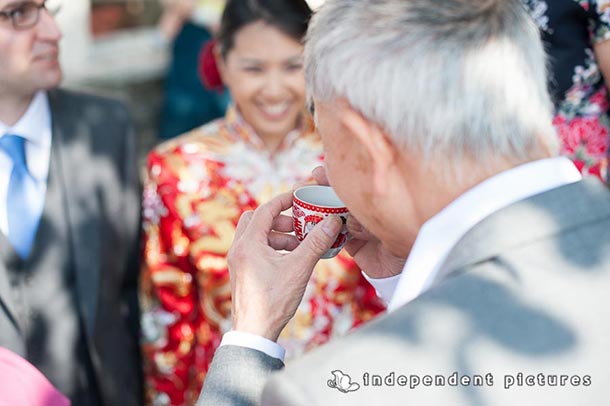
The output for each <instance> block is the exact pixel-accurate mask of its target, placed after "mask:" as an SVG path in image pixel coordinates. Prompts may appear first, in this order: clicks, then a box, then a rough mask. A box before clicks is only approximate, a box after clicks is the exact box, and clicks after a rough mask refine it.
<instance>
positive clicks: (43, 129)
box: [0, 91, 51, 236]
mask: <svg viewBox="0 0 610 406" xmlns="http://www.w3.org/2000/svg"><path fill="white" fill-rule="evenodd" d="M7 134H14V135H18V136H20V137H23V138H25V157H26V164H27V167H28V171H29V172H30V175H32V177H33V178H34V179H35V180H36V184H37V194H38V197H39V200H38V202H37V203H38V204H40V205H43V204H44V196H45V193H46V190H47V178H48V176H49V162H50V159H51V110H50V108H49V99H48V97H47V94H46V92H43V91H40V92H38V93H36V95H35V96H34V98H33V99H32V102H31V103H30V105H29V107H28V109H27V111H26V112H25V114H24V115H23V116H22V117H21V118H20V119H19V121H17V123H15V125H13V126H11V127H9V126H8V125H6V124H4V123H2V122H1V121H0V137H4V136H5V135H7ZM12 170H13V160H12V159H11V158H10V157H9V156H8V154H6V153H5V152H4V150H2V149H0V231H1V232H2V233H3V234H4V235H5V236H8V217H7V212H6V198H7V196H6V194H7V191H8V184H9V181H10V178H11V172H12Z"/></svg>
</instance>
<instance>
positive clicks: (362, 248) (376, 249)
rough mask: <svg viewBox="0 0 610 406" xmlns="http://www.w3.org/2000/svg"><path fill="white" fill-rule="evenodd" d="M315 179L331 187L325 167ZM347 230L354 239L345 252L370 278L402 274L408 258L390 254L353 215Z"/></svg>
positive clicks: (317, 171) (350, 217)
mask: <svg viewBox="0 0 610 406" xmlns="http://www.w3.org/2000/svg"><path fill="white" fill-rule="evenodd" d="M313 177H314V179H315V181H316V182H317V183H318V184H319V185H326V186H328V185H329V182H328V178H327V177H326V171H325V170H324V168H323V167H321V166H319V167H317V168H315V169H314V170H313ZM347 229H348V231H349V233H350V234H351V236H352V239H351V240H350V241H348V242H347V244H345V250H346V251H347V252H348V253H349V254H350V255H351V256H352V257H353V258H354V261H356V264H357V265H358V267H360V269H361V270H363V271H364V272H365V273H366V274H367V275H368V276H369V277H371V278H374V279H381V278H388V277H391V276H395V275H398V274H399V273H401V272H402V268H403V267H404V265H405V261H406V258H400V257H397V256H395V255H393V254H392V253H390V251H389V250H388V249H387V248H386V247H385V246H384V245H383V244H382V243H381V241H379V239H377V238H376V237H375V236H374V235H372V234H371V233H370V232H369V231H368V230H367V229H365V228H364V227H363V226H362V225H361V224H360V223H359V222H358V220H357V219H356V218H355V217H353V216H351V215H350V216H349V217H348V219H347Z"/></svg>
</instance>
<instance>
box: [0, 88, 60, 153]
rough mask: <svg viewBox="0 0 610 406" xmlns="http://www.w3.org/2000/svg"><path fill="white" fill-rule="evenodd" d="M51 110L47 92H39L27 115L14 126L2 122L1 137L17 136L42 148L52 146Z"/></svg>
mask: <svg viewBox="0 0 610 406" xmlns="http://www.w3.org/2000/svg"><path fill="white" fill-rule="evenodd" d="M50 128H51V109H50V107H49V99H48V96H47V93H46V92H45V91H39V92H37V93H36V94H35V95H34V97H33V98H32V101H31V102H30V105H29V107H28V109H27V110H26V112H25V114H24V115H23V116H21V118H20V119H19V121H17V123H15V125H13V126H10V127H9V126H7V125H6V124H4V123H2V122H0V137H1V136H3V135H5V134H15V135H19V136H21V137H23V138H25V139H26V140H27V141H28V142H30V143H32V144H36V145H39V146H41V147H48V146H50V145H51V132H50V131H49V129H50Z"/></svg>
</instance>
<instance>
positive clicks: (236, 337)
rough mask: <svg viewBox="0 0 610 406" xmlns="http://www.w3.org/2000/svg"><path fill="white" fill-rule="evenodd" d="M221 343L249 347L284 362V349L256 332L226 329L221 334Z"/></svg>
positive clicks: (221, 344)
mask: <svg viewBox="0 0 610 406" xmlns="http://www.w3.org/2000/svg"><path fill="white" fill-rule="evenodd" d="M223 345H235V346H238V347H244V348H250V349H252V350H257V351H260V352H262V353H265V354H267V355H268V356H270V357H272V358H277V359H279V360H280V361H282V362H284V357H285V356H286V350H285V349H284V348H282V346H281V345H279V344H278V343H276V342H273V341H271V340H268V339H266V338H265V337H261V336H257V335H256V334H250V333H244V332H242V331H228V332H226V333H225V334H224V335H223V336H222V341H221V342H220V347H222V346H223Z"/></svg>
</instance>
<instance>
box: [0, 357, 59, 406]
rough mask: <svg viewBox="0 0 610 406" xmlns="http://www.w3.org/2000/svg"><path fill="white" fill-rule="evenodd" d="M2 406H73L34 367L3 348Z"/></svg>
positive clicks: (0, 366) (0, 362)
mask: <svg viewBox="0 0 610 406" xmlns="http://www.w3.org/2000/svg"><path fill="white" fill-rule="evenodd" d="M0 406H70V401H69V400H68V399H67V398H66V397H65V396H64V395H62V394H61V393H60V392H59V391H58V390H57V389H55V388H54V387H53V385H52V384H51V382H49V381H48V379H47V378H45V377H44V375H42V374H41V373H40V371H38V370H37V369H36V368H35V367H34V366H33V365H32V364H30V363H29V362H27V361H26V360H24V359H23V358H21V357H20V356H18V355H16V354H14V353H12V352H11V351H9V350H7V349H6V348H2V347H0Z"/></svg>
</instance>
